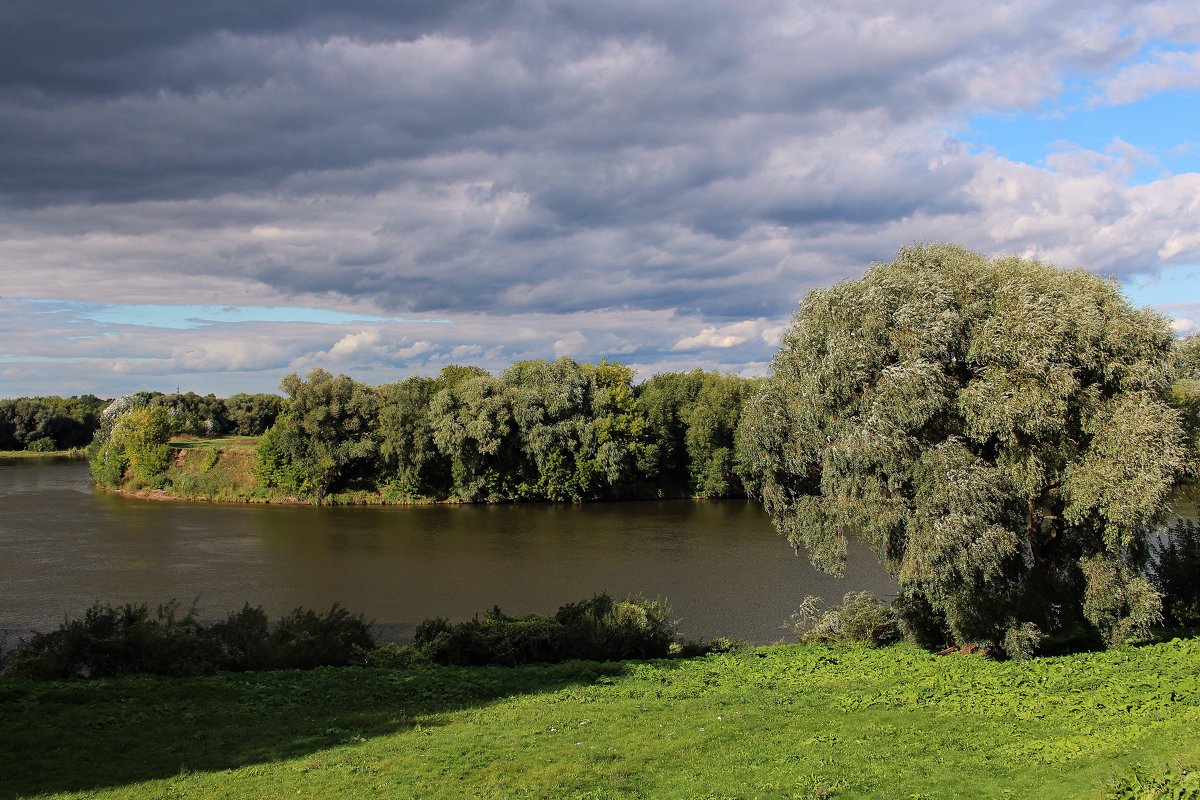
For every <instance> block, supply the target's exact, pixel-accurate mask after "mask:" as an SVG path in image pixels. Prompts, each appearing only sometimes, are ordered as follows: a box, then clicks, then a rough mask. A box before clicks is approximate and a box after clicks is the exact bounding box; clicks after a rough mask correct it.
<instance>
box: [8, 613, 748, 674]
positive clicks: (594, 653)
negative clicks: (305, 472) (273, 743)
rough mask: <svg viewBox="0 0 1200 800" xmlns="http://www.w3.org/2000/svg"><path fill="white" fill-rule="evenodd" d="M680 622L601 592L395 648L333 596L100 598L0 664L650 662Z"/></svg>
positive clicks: (141, 670)
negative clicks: (275, 602) (188, 605)
mask: <svg viewBox="0 0 1200 800" xmlns="http://www.w3.org/2000/svg"><path fill="white" fill-rule="evenodd" d="M676 624H677V622H676V620H673V619H672V618H671V611H670V608H669V607H668V606H667V605H666V604H665V603H663V602H661V601H658V600H646V599H644V598H640V597H638V598H629V599H626V600H615V599H613V598H612V597H610V596H609V595H607V594H600V595H596V596H595V597H592V598H591V599H589V600H584V601H581V602H578V603H568V604H567V605H565V606H563V607H562V608H560V609H559V610H558V612H557V613H556V614H554V615H553V616H546V615H544V614H527V615H524V616H518V617H514V616H510V615H507V614H504V613H503V612H502V611H501V610H500V608H499V607H495V608H493V609H492V610H491V611H489V612H487V613H486V614H484V615H482V616H479V615H477V616H476V617H475V618H474V619H472V620H469V621H466V622H459V623H451V622H450V621H448V620H445V619H440V618H438V619H428V620H425V621H424V622H422V623H421V624H420V625H418V626H417V631H416V642H415V643H414V644H413V645H405V646H402V645H396V644H380V643H379V642H377V641H376V639H375V637H374V636H373V635H372V633H371V626H370V623H369V622H368V621H367V620H366V619H365V618H364V617H363V616H362V615H361V614H352V613H350V612H349V611H348V610H346V609H345V608H342V607H341V606H339V605H338V604H336V603H335V604H334V605H333V607H332V608H331V609H330V610H329V611H327V612H325V613H324V614H319V613H317V612H315V611H312V610H306V609H302V608H298V609H296V610H295V611H293V612H292V613H290V614H288V615H286V616H284V617H281V618H280V619H278V620H275V621H274V622H271V621H270V620H269V619H268V617H267V614H266V613H265V612H264V611H263V609H262V608H261V607H253V606H250V605H248V604H247V605H245V606H243V607H242V608H241V609H240V610H239V611H235V612H233V613H231V614H229V615H228V616H227V617H226V618H225V619H222V620H220V621H218V622H215V623H212V624H210V625H204V624H202V623H200V622H199V621H198V620H197V619H196V611H195V609H188V610H184V609H182V608H181V607H180V605H179V604H178V603H176V602H174V601H172V602H170V603H167V604H165V605H161V606H158V607H157V609H155V610H154V611H151V610H150V607H149V605H148V604H145V603H143V604H141V605H138V604H126V605H124V606H113V605H109V604H104V603H96V604H95V605H93V606H92V607H91V608H89V609H88V610H87V611H86V613H85V614H84V615H83V617H81V618H79V619H73V620H67V621H66V622H64V623H63V624H62V625H61V626H60V627H59V628H58V629H57V630H55V631H50V632H48V633H37V634H34V635H33V636H31V637H29V638H28V639H26V640H23V641H21V642H19V643H18V644H17V645H16V646H15V647H14V648H13V649H12V651H11V652H9V653H6V654H3V658H2V659H0V668H3V674H5V675H6V676H8V677H12V678H29V679H42V680H47V679H70V678H111V677H116V676H119V675H162V676H176V677H179V676H188V675H205V674H211V673H215V672H222V671H236V672H242V671H258V670H272V669H313V668H316V667H324V666H348V665H375V666H415V665H430V664H442V665H458V666H474V665H488V664H503V665H508V666H517V665H519V664H531V663H558V662H561V661H568V660H572V659H587V660H594V661H619V660H628V659H650V658H664V657H666V656H668V655H669V654H670V653H671V652H672V649H673V648H674V650H675V651H676V652H681V651H682V645H680V644H679V643H677V642H676V641H675V640H676ZM719 646H722V647H726V648H728V646H729V645H728V643H725V642H721V643H719ZM707 649H709V646H707V645H702V644H699V643H696V644H690V645H688V646H687V652H689V653H699V652H705V651H706V650H707Z"/></svg>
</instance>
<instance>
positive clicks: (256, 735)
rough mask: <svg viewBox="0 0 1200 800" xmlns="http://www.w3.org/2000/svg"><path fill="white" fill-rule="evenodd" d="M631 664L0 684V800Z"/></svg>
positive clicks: (357, 730) (368, 728)
mask: <svg viewBox="0 0 1200 800" xmlns="http://www.w3.org/2000/svg"><path fill="white" fill-rule="evenodd" d="M624 671H625V665H624V664H620V663H595V662H583V661H573V662H566V663H563V664H556V665H535V666H528V667H518V668H506V667H471V668H458V667H431V668H425V669H412V670H388V669H367V668H354V667H351V668H341V669H338V668H323V669H316V670H311V671H306V672H300V671H281V672H252V673H226V674H221V675H215V676H207V677H198V678H159V677H128V678H117V679H108V680H96V681H53V682H32V681H12V680H6V681H0V798H9V797H18V796H22V795H29V794H38V793H45V792H64V791H86V790H91V789H100V788H104V787H113V786H122V785H125V784H130V783H136V782H140V781H145V780H151V779H155V778H166V777H170V776H173V775H177V774H179V773H180V772H181V771H216V770H224V769H236V768H238V767H243V766H247V765H251V764H259V763H264V762H270V761H277V760H282V759H289V758H295V757H298V756H302V755H305V754H308V753H312V752H314V751H318V750H322V749H325V748H328V747H333V746H336V745H339V744H345V743H349V742H353V741H357V740H360V739H368V738H371V737H375V736H382V735H386V734H392V733H397V732H401V731H404V730H407V729H409V728H412V727H414V726H416V725H422V726H430V725H437V724H439V721H438V719H437V715H438V714H440V713H442V712H448V711H455V710H459V709H464V708H469V707H473V706H480V705H485V704H487V703H490V702H493V701H497V700H500V699H503V698H506V697H512V696H515V695H521V694H535V693H541V692H550V691H555V690H557V689H561V688H564V687H567V686H572V685H586V684H590V683H594V682H596V681H597V680H600V679H607V678H611V677H614V676H618V675H621V674H622V673H624Z"/></svg>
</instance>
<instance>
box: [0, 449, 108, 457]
mask: <svg viewBox="0 0 1200 800" xmlns="http://www.w3.org/2000/svg"><path fill="white" fill-rule="evenodd" d="M9 458H78V459H80V460H82V459H84V458H87V452H85V450H84V449H83V448H82V447H76V448H73V449H71V450H46V451H38V450H0V460H4V459H9Z"/></svg>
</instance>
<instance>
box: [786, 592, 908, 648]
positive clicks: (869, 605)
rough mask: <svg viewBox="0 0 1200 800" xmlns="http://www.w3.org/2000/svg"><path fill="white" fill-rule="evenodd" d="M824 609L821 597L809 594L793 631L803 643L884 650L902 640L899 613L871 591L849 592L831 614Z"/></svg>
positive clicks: (794, 615)
mask: <svg viewBox="0 0 1200 800" xmlns="http://www.w3.org/2000/svg"><path fill="white" fill-rule="evenodd" d="M822 606H823V603H822V601H821V598H819V597H813V596H812V595H809V596H808V597H806V598H804V602H802V603H801V604H800V609H799V610H798V611H797V612H796V613H795V614H793V615H792V619H791V628H792V630H793V632H794V633H795V634H796V637H797V638H798V639H799V640H800V641H801V642H805V643H823V644H833V643H841V644H865V645H869V646H871V647H883V646H886V645H889V644H895V643H896V642H898V641H900V623H899V620H898V619H897V616H896V612H895V611H893V610H892V609H891V608H889V607H888V606H887V605H885V604H884V603H883V601H882V600H880V599H879V598H877V597H875V596H874V595H872V594H871V593H870V592H847V593H846V595H845V596H844V597H843V598H842V602H841V603H840V604H838V605H836V606H834V607H833V608H831V609H829V610H828V611H825V610H823V609H822Z"/></svg>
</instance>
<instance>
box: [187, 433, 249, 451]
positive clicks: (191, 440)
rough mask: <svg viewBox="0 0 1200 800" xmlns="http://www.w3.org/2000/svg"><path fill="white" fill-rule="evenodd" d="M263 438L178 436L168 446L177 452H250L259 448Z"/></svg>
mask: <svg viewBox="0 0 1200 800" xmlns="http://www.w3.org/2000/svg"><path fill="white" fill-rule="evenodd" d="M261 439H262V437H261V436H220V437H216V438H213V439H204V438H201V437H199V436H176V437H173V438H172V439H171V441H170V442H168V444H170V446H171V447H173V448H174V449H176V450H228V451H230V452H249V451H252V450H254V448H256V447H258V443H259V441H260V440H261Z"/></svg>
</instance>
